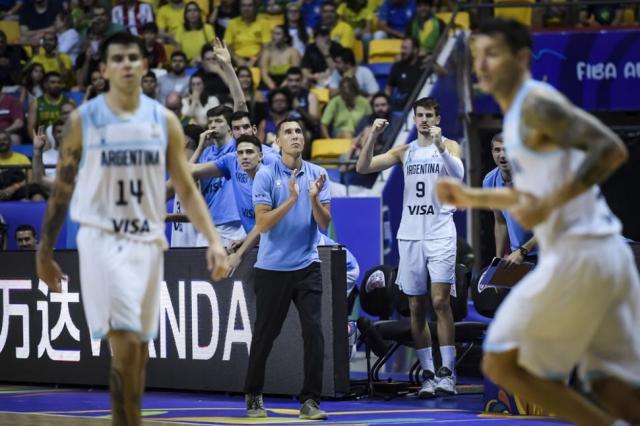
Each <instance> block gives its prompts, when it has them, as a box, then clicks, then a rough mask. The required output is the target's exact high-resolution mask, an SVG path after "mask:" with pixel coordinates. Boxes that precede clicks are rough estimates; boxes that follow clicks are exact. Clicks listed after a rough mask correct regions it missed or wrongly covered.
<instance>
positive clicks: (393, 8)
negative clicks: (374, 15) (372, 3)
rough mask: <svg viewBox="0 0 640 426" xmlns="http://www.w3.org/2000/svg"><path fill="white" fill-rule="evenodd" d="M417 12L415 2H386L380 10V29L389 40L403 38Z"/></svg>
mask: <svg viewBox="0 0 640 426" xmlns="http://www.w3.org/2000/svg"><path fill="white" fill-rule="evenodd" d="M415 12H416V2H415V0H384V1H383V2H382V5H381V6H380V9H378V28H379V29H380V31H382V32H384V33H386V35H387V37H389V38H403V37H404V34H405V31H406V29H407V27H409V23H410V22H411V20H413V16H414V14H415Z"/></svg>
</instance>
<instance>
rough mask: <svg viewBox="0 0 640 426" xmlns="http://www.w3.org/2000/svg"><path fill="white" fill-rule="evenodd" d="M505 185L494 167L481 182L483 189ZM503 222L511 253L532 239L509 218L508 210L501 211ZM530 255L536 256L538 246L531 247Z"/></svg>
mask: <svg viewBox="0 0 640 426" xmlns="http://www.w3.org/2000/svg"><path fill="white" fill-rule="evenodd" d="M506 186H507V185H506V184H505V182H504V179H503V178H502V173H500V169H499V168H498V167H496V168H495V169H493V170H491V171H490V172H489V173H487V175H486V176H485V177H484V180H483V181H482V187H483V188H505V187H506ZM501 212H502V216H504V221H505V222H506V223H507V233H508V234H509V243H510V244H511V251H512V252H513V251H516V250H518V247H522V246H523V245H524V244H525V243H526V242H527V241H529V240H530V239H531V238H533V234H532V233H531V232H530V231H527V230H526V229H524V228H523V227H522V226H521V225H520V224H519V223H518V222H516V220H515V219H514V218H513V216H511V213H509V211H508V210H506V209H505V210H501ZM529 254H531V255H537V254H538V245H537V244H536V245H535V246H533V249H532V250H531V251H530V252H529Z"/></svg>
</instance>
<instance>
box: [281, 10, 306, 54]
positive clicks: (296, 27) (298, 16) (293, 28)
mask: <svg viewBox="0 0 640 426" xmlns="http://www.w3.org/2000/svg"><path fill="white" fill-rule="evenodd" d="M284 26H285V28H286V29H287V32H288V33H289V35H290V36H291V45H292V46H293V47H295V48H296V50H297V51H298V53H300V57H302V56H303V55H304V51H305V49H306V47H307V44H309V38H310V36H311V30H310V29H309V27H308V26H307V23H306V21H305V19H304V14H303V13H302V8H301V5H300V3H297V2H294V3H288V4H287V10H286V13H285V15H284Z"/></svg>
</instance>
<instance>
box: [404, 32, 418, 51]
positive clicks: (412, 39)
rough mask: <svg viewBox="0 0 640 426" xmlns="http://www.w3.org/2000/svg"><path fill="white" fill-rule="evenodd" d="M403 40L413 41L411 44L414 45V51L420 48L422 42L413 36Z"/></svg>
mask: <svg viewBox="0 0 640 426" xmlns="http://www.w3.org/2000/svg"><path fill="white" fill-rule="evenodd" d="M403 40H411V44H412V45H413V48H414V49H417V48H419V47H420V42H419V41H418V39H417V38H415V37H413V36H409V35H408V36H404V39H403Z"/></svg>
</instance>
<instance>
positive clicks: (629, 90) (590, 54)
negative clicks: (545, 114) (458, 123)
mask: <svg viewBox="0 0 640 426" xmlns="http://www.w3.org/2000/svg"><path fill="white" fill-rule="evenodd" d="M638 46H640V31H638V30H632V29H629V30H626V29H624V30H613V31H585V32H580V31H571V32H550V33H537V34H534V36H533V48H534V52H533V58H532V64H531V68H532V73H533V77H534V78H536V79H538V80H543V81H546V82H548V83H550V84H551V85H553V86H554V87H556V88H557V89H558V90H560V91H561V92H562V93H563V94H565V95H566V96H567V97H568V98H569V99H571V101H572V102H573V103H575V104H576V105H577V106H579V107H581V108H584V109H586V110H588V111H636V110H638V109H640V97H639V96H637V94H638V93H640V48H638ZM478 94H479V93H478ZM474 109H475V110H476V111H477V112H480V113H492V112H497V111H499V109H498V107H497V105H496V104H495V102H493V101H492V100H490V99H489V97H488V96H486V95H481V94H479V96H478V98H477V100H476V103H475V108H474Z"/></svg>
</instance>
